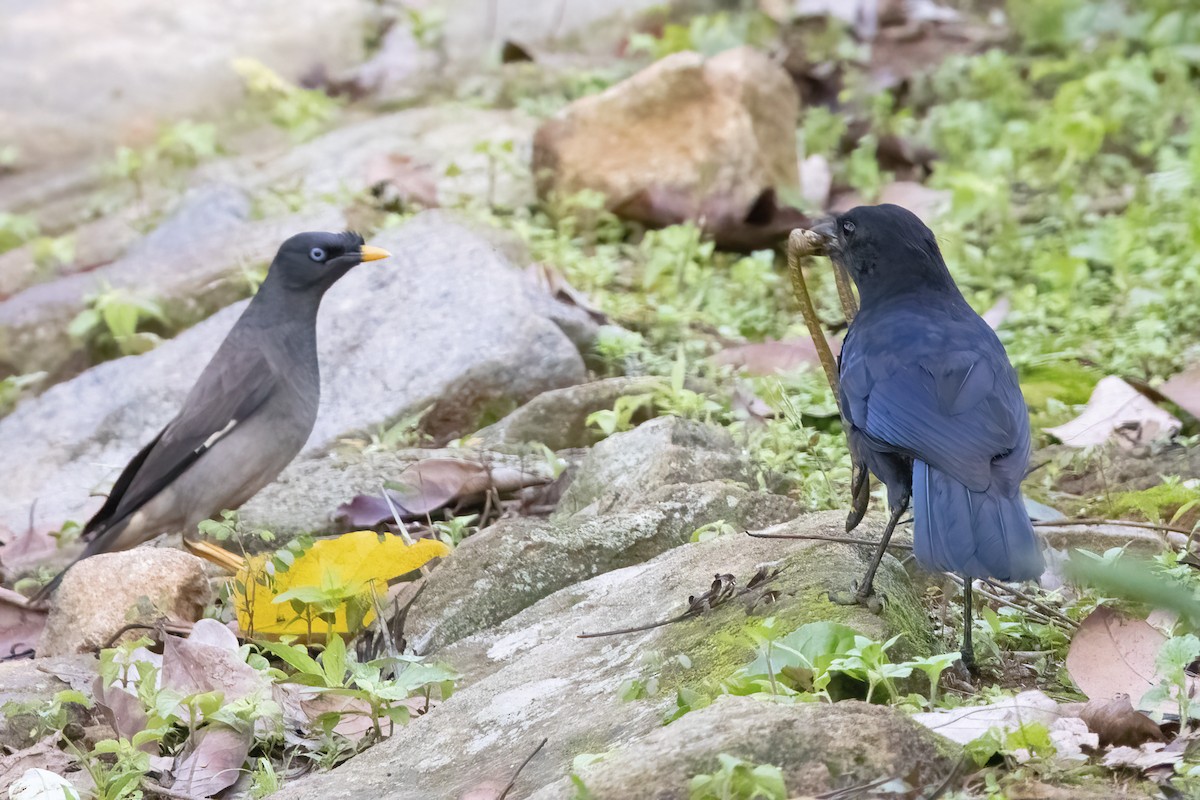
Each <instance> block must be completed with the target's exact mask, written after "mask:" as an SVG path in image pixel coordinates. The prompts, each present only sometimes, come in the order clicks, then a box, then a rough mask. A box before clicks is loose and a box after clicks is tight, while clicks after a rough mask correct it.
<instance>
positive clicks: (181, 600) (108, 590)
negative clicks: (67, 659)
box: [37, 548, 213, 657]
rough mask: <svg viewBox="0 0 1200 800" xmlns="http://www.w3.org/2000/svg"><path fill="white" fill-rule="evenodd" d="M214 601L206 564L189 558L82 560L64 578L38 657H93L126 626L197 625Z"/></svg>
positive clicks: (151, 555) (144, 554)
mask: <svg viewBox="0 0 1200 800" xmlns="http://www.w3.org/2000/svg"><path fill="white" fill-rule="evenodd" d="M212 599H213V595H212V588H211V587H210V585H209V581H208V574H207V573H206V572H205V570H204V562H203V561H201V560H200V559H198V558H196V557H195V556H193V555H191V554H189V553H184V552H181V551H179V550H175V549H171V548H139V549H137V550H126V551H124V552H120V553H103V554H100V555H97V556H93V557H91V558H85V559H84V560H83V561H80V562H79V563H78V564H76V565H75V566H73V567H72V568H71V569H69V570H68V571H67V574H66V575H64V576H63V582H62V585H61V586H59V587H58V591H57V592H56V593H55V595H54V603H53V604H52V607H51V610H50V617H49V618H48V619H47V620H46V629H45V630H44V631H42V638H41V640H40V641H39V642H38V646H37V653H38V656H40V657H49V656H64V655H72V654H74V653H87V652H91V651H96V650H99V649H101V648H103V647H108V646H110V642H111V641H112V639H113V637H115V636H116V635H117V634H118V633H120V631H121V629H122V628H124V627H125V626H126V625H127V624H128V623H130V622H141V623H145V624H150V625H153V624H155V623H157V622H159V621H160V620H161V619H164V618H165V619H166V620H168V621H170V622H176V623H189V622H195V621H196V620H198V619H200V617H201V616H202V615H203V613H204V608H205V606H207V605H208V604H209V603H210V602H212ZM131 614H132V618H131ZM140 633H141V632H140V631H138V632H134V633H132V634H128V635H127V636H126V638H127V639H136V638H137V637H138V635H140Z"/></svg>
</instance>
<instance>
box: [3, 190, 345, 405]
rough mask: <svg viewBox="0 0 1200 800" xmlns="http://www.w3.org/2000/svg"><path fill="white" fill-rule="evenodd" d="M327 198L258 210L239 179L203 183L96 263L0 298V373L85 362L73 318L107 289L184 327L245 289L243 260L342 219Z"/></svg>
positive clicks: (53, 369) (57, 374) (61, 372)
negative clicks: (150, 304)
mask: <svg viewBox="0 0 1200 800" xmlns="http://www.w3.org/2000/svg"><path fill="white" fill-rule="evenodd" d="M344 225H345V223H344V221H343V217H342V213H341V212H340V211H338V210H337V209H335V208H333V207H331V206H317V207H314V208H313V209H312V210H309V211H303V212H299V213H295V214H288V215H284V216H281V217H275V218H272V219H254V218H253V214H252V204H251V201H250V197H249V195H247V194H246V193H245V192H244V191H242V190H241V189H238V188H236V187H234V186H230V185H224V184H216V185H210V186H206V187H203V188H201V189H198V190H196V191H194V192H192V193H190V194H189V195H188V196H187V197H185V198H184V199H183V202H182V203H181V204H180V206H179V208H178V209H177V210H176V211H175V213H174V214H172V215H171V216H169V217H168V218H167V219H166V220H165V221H164V222H163V223H162V224H161V225H159V226H158V228H156V229H155V230H154V231H153V232H152V233H150V235H148V236H146V237H145V238H144V239H142V240H140V241H138V242H137V243H135V244H133V245H132V246H131V247H129V249H128V250H127V251H126V252H125V253H124V255H122V256H121V257H120V258H118V259H116V260H115V261H113V262H112V263H109V264H105V265H104V266H101V267H98V268H97V269H94V270H91V271H88V272H80V273H76V274H73V275H68V276H66V277H64V278H60V279H59V280H56V281H51V282H49V283H39V284H36V285H33V286H31V287H29V288H27V289H25V290H24V291H21V292H18V293H17V294H15V295H13V296H12V297H9V298H7V299H5V300H2V301H0V375H23V374H26V373H30V372H42V371H44V372H48V373H50V380H51V381H57V380H61V379H63V378H67V377H70V376H72V375H74V374H77V373H79V372H80V371H82V370H83V369H85V368H86V367H87V364H88V356H87V354H86V353H85V352H84V347H83V344H82V343H81V342H78V341H76V340H74V339H73V338H72V337H71V335H70V333H69V327H70V324H71V321H72V320H73V319H74V318H75V316H76V315H78V314H79V313H80V312H81V311H83V310H84V309H85V308H87V307H88V305H89V298H90V297H91V296H92V295H93V294H95V293H98V292H101V291H104V290H106V289H108V288H112V289H118V290H124V291H126V292H129V293H131V294H134V295H136V296H139V297H144V298H146V299H149V300H154V301H156V302H157V303H158V304H159V305H160V307H161V308H162V310H163V313H164V315H165V316H166V318H167V320H168V321H169V322H168V325H169V326H171V327H186V326H187V325H189V324H191V323H194V322H195V321H197V320H198V319H202V318H204V317H206V316H208V315H209V314H212V313H213V312H214V311H216V310H217V309H219V308H222V307H224V306H226V305H228V304H229V303H231V302H233V301H235V300H237V299H239V298H241V297H245V296H246V292H247V291H248V289H249V284H248V283H247V280H246V268H247V266H249V265H252V264H255V262H257V263H259V264H262V263H266V262H269V261H270V259H271V257H272V256H273V255H274V252H273V251H274V249H275V248H276V247H278V246H279V243H280V242H281V241H283V240H284V239H286V238H287V237H288V236H290V235H292V234H293V233H296V232H298V231H303V230H330V229H334V230H336V229H338V228H341V227H344Z"/></svg>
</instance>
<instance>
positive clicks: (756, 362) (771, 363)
mask: <svg viewBox="0 0 1200 800" xmlns="http://www.w3.org/2000/svg"><path fill="white" fill-rule="evenodd" d="M829 347H830V349H831V350H833V353H834V355H837V353H838V351H839V350H840V349H841V341H840V340H838V339H831V340H830V342H829ZM712 360H713V361H714V362H716V363H717V364H721V365H723V366H731V367H735V368H736V369H740V370H742V371H743V372H745V373H747V374H749V375H777V374H779V373H781V372H792V371H795V370H798V369H802V368H804V367H817V366H820V364H821V362H820V359H818V357H817V348H816V346H814V345H813V341H812V338H811V337H809V336H797V337H795V338H792V339H783V340H774V339H768V340H767V341H765V342H754V343H752V344H741V345H735V346H733V347H727V348H725V349H724V350H721V351H720V352H718V353H716V354H714V355H713V357H712Z"/></svg>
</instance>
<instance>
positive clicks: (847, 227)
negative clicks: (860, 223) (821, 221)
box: [842, 220, 854, 237]
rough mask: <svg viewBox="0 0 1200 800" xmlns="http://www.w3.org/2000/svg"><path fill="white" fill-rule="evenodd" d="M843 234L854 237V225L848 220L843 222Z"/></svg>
mask: <svg viewBox="0 0 1200 800" xmlns="http://www.w3.org/2000/svg"><path fill="white" fill-rule="evenodd" d="M842 233H844V234H846V236H848V237H849V236H853V235H854V223H853V222H851V221H850V220H846V221H845V222H843V223H842Z"/></svg>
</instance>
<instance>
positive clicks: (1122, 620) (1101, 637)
mask: <svg viewBox="0 0 1200 800" xmlns="http://www.w3.org/2000/svg"><path fill="white" fill-rule="evenodd" d="M1165 641H1166V637H1165V636H1163V635H1162V634H1161V633H1159V632H1158V631H1157V630H1155V629H1154V628H1153V627H1151V626H1150V625H1149V623H1147V622H1145V621H1144V620H1140V619H1129V618H1128V617H1124V616H1122V615H1121V614H1118V613H1117V612H1116V611H1113V610H1112V609H1111V608H1108V607H1107V606H1100V607H1099V608H1097V609H1096V610H1095V611H1093V612H1092V613H1091V614H1089V615H1088V616H1087V619H1085V620H1084V621H1083V622H1082V623H1080V625H1079V630H1077V631H1076V632H1075V636H1074V638H1072V639H1071V647H1070V649H1069V650H1068V651H1067V673H1068V674H1069V675H1070V676H1071V680H1073V681H1074V682H1075V685H1076V686H1078V687H1079V690H1080V691H1081V692H1083V693H1084V694H1085V695H1087V696H1088V698H1089V699H1091V700H1104V701H1107V700H1110V699H1112V698H1113V697H1116V696H1118V695H1122V694H1123V695H1125V696H1126V697H1136V698H1139V699H1140V698H1141V697H1142V696H1143V695H1144V694H1145V693H1146V692H1147V691H1149V690H1150V689H1151V688H1152V687H1153V686H1154V685H1155V684H1157V683H1158V677H1157V676H1158V672H1157V670H1156V668H1155V666H1154V661H1155V658H1156V657H1157V656H1158V651H1159V648H1161V647H1162V644H1163V642H1165Z"/></svg>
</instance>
